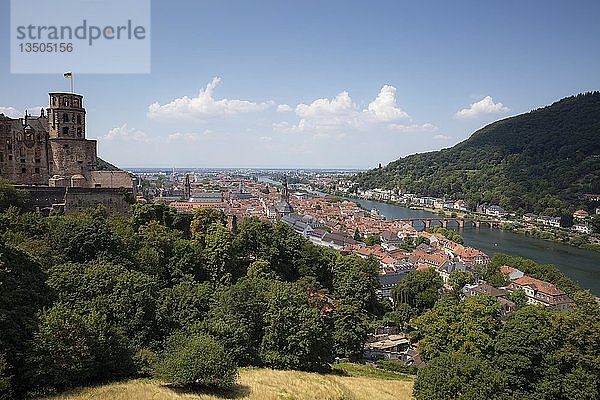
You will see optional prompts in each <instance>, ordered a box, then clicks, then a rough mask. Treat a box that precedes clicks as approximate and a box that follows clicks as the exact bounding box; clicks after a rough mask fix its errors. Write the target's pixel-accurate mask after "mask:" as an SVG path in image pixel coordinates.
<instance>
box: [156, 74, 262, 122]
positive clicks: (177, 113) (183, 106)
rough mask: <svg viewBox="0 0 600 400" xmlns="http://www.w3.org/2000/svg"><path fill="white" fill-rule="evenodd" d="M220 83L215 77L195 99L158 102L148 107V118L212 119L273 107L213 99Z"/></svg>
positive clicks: (186, 97) (240, 101) (186, 98)
mask: <svg viewBox="0 0 600 400" xmlns="http://www.w3.org/2000/svg"><path fill="white" fill-rule="evenodd" d="M220 82H221V78H219V77H215V78H213V80H212V81H211V82H209V83H208V84H207V85H206V87H205V88H203V89H201V90H200V92H199V93H198V95H197V96H196V97H188V96H184V97H180V98H177V99H175V100H173V101H171V102H170V103H167V104H164V105H161V104H160V103H158V102H155V103H153V104H150V106H148V113H147V115H148V117H149V118H154V119H160V118H165V119H167V118H182V117H183V118H185V117H192V118H200V119H203V118H213V117H218V116H229V115H235V114H239V113H248V112H256V111H261V110H264V109H267V108H269V107H271V106H272V105H273V102H272V101H267V102H261V103H258V102H253V101H249V100H238V99H232V100H229V99H220V100H215V98H214V97H213V94H214V90H215V88H216V87H217V85H218V84H219V83H220Z"/></svg>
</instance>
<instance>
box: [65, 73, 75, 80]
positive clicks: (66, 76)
mask: <svg viewBox="0 0 600 400" xmlns="http://www.w3.org/2000/svg"><path fill="white" fill-rule="evenodd" d="M63 76H64V77H65V78H66V79H73V73H72V72H65V73H64V74H63Z"/></svg>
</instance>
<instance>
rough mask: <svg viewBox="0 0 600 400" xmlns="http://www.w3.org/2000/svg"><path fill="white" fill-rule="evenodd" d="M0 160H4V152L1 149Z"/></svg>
mask: <svg viewBox="0 0 600 400" xmlns="http://www.w3.org/2000/svg"><path fill="white" fill-rule="evenodd" d="M0 162H4V153H2V152H1V151H0Z"/></svg>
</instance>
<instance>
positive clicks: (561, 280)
mask: <svg viewBox="0 0 600 400" xmlns="http://www.w3.org/2000/svg"><path fill="white" fill-rule="evenodd" d="M136 207H138V206H136ZM134 208H135V207H134ZM192 220H195V221H196V222H195V223H193V222H192ZM177 221H188V222H187V224H188V225H189V226H188V227H185V226H183V227H182V226H180V225H178V223H177ZM503 263H509V264H511V265H515V266H517V267H519V268H520V269H522V270H524V272H526V273H528V274H531V275H533V276H537V277H539V278H541V279H548V280H551V281H553V282H554V283H557V284H558V285H559V286H560V287H562V288H564V289H565V290H569V294H570V295H572V296H573V298H574V300H575V303H576V304H575V305H574V307H573V308H572V310H570V311H568V312H566V313H558V312H555V311H552V310H548V309H541V308H540V309H538V308H532V307H530V306H527V307H524V308H522V309H521V310H519V311H518V312H517V313H515V314H514V315H513V316H512V317H511V318H510V319H509V320H508V321H507V322H506V324H505V325H504V326H502V324H501V323H500V321H499V316H498V314H499V308H498V307H499V306H498V303H497V302H496V301H495V300H494V299H493V298H488V297H479V296H476V297H473V298H470V299H468V300H466V301H459V298H460V294H459V292H458V288H459V287H460V286H462V285H463V284H464V283H465V282H468V279H466V276H464V275H463V274H459V273H455V274H453V275H452V276H451V279H450V284H451V285H453V286H454V288H455V291H454V296H448V295H444V294H442V293H443V292H442V290H440V289H441V288H442V280H441V278H440V277H439V275H438V274H437V273H436V272H435V270H433V269H429V270H425V271H415V272H410V273H408V274H406V275H405V277H404V278H403V279H402V281H401V282H400V283H399V284H398V285H397V287H396V288H395V289H394V290H393V297H394V304H393V308H392V305H391V304H389V303H387V302H384V301H381V300H380V299H379V298H378V297H377V295H376V291H377V288H378V285H379V280H378V272H379V263H378V261H377V260H376V259H373V258H367V259H363V258H360V257H356V256H344V255H341V254H339V253H336V252H334V251H332V250H329V249H326V248H322V247H316V246H314V245H312V244H311V243H310V242H309V241H308V240H306V239H305V238H304V237H302V236H301V235H299V234H297V233H296V232H294V231H293V230H292V229H291V228H290V227H289V226H287V225H285V224H283V223H275V224H269V223H264V222H262V221H260V220H258V219H256V218H250V219H247V220H245V221H242V222H241V223H240V224H239V225H238V226H237V230H235V229H234V230H230V229H228V228H227V227H226V226H225V221H224V218H223V215H222V214H221V213H220V212H214V211H198V212H197V213H196V214H195V215H194V216H193V217H192V216H190V217H186V218H183V217H179V216H178V215H176V214H174V213H173V212H172V210H171V209H169V208H166V207H165V206H164V205H163V204H156V205H145V206H143V207H140V208H139V209H136V210H134V213H133V215H131V216H116V215H107V213H106V211H105V210H104V209H103V208H97V209H92V210H88V211H86V212H84V213H81V214H75V215H68V216H54V217H50V218H42V217H41V216H39V215H37V214H35V213H27V212H23V211H22V210H20V209H18V208H16V207H9V208H8V209H7V210H5V211H4V212H0V398H2V397H4V398H15V397H16V398H22V397H25V396H37V395H44V394H46V393H48V392H52V391H56V390H62V389H64V388H68V387H73V386H77V385H86V384H90V383H95V382H101V381H106V380H114V379H120V378H129V377H134V376H149V375H151V374H154V375H155V376H157V377H160V378H161V379H164V380H165V382H169V383H171V384H175V385H183V386H188V385H210V386H213V387H218V386H228V385H230V384H231V383H232V382H233V380H234V379H235V368H236V366H269V367H272V368H293V369H300V370H308V371H325V370H328V369H329V366H330V363H331V362H332V360H333V359H334V357H336V356H337V357H349V358H352V359H359V358H360V357H361V356H362V352H363V348H364V343H365V340H366V335H367V332H368V331H369V330H370V329H372V328H373V327H375V326H389V325H392V326H393V325H395V326H398V327H399V328H401V329H404V330H405V331H411V337H413V338H414V339H415V340H419V347H420V349H421V352H422V356H423V359H424V360H426V361H427V363H428V365H429V366H428V367H427V368H426V369H425V370H423V372H421V373H419V376H418V381H417V385H416V387H415V395H416V397H417V399H419V400H420V399H429V398H434V399H435V398H441V397H435V396H437V395H436V394H435V393H434V392H432V390H433V389H432V388H435V387H438V388H439V389H440V393H443V396H445V397H444V398H449V399H452V398H472V397H473V396H479V397H482V398H484V397H485V396H487V394H488V393H494V396H496V397H494V396H491V395H490V396H489V398H498V399H504V398H515V396H516V397H518V398H525V399H527V398H547V399H558V400H562V399H571V398H578V399H579V398H581V399H593V398H597V397H598V394H599V393H600V392H599V390H598V385H599V380H598V376H599V375H600V362H599V359H598V353H599V346H598V343H600V337H599V336H598V335H599V332H600V325H599V324H600V312H599V307H598V304H597V303H596V301H595V298H594V297H593V296H591V294H589V293H587V292H581V291H580V290H579V288H578V287H577V286H576V285H575V284H573V283H572V282H570V281H569V280H566V278H565V277H564V275H562V274H560V273H559V271H558V272H557V270H555V269H553V268H552V267H551V266H540V265H538V264H535V263H531V262H530V261H528V260H522V259H511V258H507V256H503V255H501V256H497V257H496V258H494V260H493V261H492V263H490V268H489V274H490V276H495V274H498V273H499V272H498V266H499V265H501V264H503ZM482 272H483V273H486V271H482ZM500 279H501V280H502V279H504V278H502V277H500ZM182 337H186V338H190V339H189V340H181V338H182ZM200 353H202V354H206V357H205V358H201V357H197V356H198V354H200ZM444 369H445V370H446V371H447V372H448V373H446V374H443V375H441V374H440V373H439V371H442V370H444ZM436 371H438V372H436ZM507 381H508V382H512V383H513V384H511V385H509V386H508V387H507V386H506V385H505V382H507ZM474 385H475V386H474ZM439 396H442V395H439ZM461 396H462V397H461ZM502 396H504V397H502ZM535 396H537V397H535Z"/></svg>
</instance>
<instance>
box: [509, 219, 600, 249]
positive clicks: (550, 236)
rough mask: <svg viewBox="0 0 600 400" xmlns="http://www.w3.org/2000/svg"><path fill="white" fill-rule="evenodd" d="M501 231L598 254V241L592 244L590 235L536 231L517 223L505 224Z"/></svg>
mask: <svg viewBox="0 0 600 400" xmlns="http://www.w3.org/2000/svg"><path fill="white" fill-rule="evenodd" d="M502 229H504V230H506V231H509V232H512V233H514V234H517V235H523V236H529V237H532V238H535V239H539V240H546V241H549V242H554V243H560V244H563V245H565V246H573V247H576V248H579V249H586V250H591V251H596V252H600V239H599V243H592V242H591V241H590V235H586V234H578V233H576V232H572V231H568V230H565V229H563V230H557V229H553V230H550V231H549V230H542V229H537V227H532V226H522V225H517V223H508V224H505V225H503V226H502Z"/></svg>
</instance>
